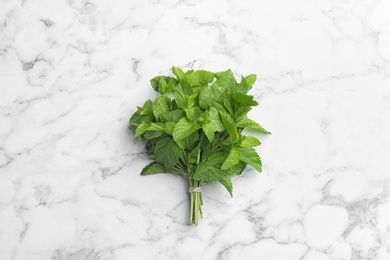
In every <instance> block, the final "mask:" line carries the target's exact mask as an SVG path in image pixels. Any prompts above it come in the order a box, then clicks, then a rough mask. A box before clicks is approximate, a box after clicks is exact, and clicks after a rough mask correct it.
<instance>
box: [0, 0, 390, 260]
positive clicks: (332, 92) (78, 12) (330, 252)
mask: <svg viewBox="0 0 390 260" xmlns="http://www.w3.org/2000/svg"><path fill="white" fill-rule="evenodd" d="M389 13H390V1H387V0H381V1H377V0H360V1H359V0H358V1H355V0H345V1H326V0H314V1H312V0H293V1H290V0H276V1H257V0H252V1H206V0H202V1H198V0H180V1H177V0H161V1H158V0H154V1H141V0H139V1H125V0H116V1H102V0H100V1H98V0H92V1H73V0H68V1H62V0H40V1H38V0H23V1H17V0H1V1H0V259H1V260H8V259H14V260H46V259H51V260H65V259H66V260H76V259H88V260H106V259H115V260H120V259H126V260H127V259H142V260H144V259H145V260H147V259H206V260H207V259H226V260H230V259H232V260H235V259H265V260H273V259H275V260H331V259H334V260H349V259H376V260H388V259H390V166H389V157H390V77H389V75H390V63H389V62H390V16H389ZM172 65H176V66H181V67H184V68H187V69H188V68H194V69H199V68H202V69H209V70H214V71H218V70H225V69H228V68H231V69H232V70H233V71H234V72H235V73H236V74H237V76H239V75H240V74H244V75H246V74H251V73H255V74H258V82H257V83H256V84H255V87H254V89H253V90H252V94H253V95H255V96H256V98H257V99H258V100H259V101H260V106H259V107H257V108H256V109H255V110H254V111H253V112H252V114H251V115H252V117H253V118H255V119H256V120H258V121H259V122H261V123H262V124H263V125H264V126H265V127H266V128H267V129H269V130H270V131H272V133H273V135H272V136H269V137H262V141H263V145H262V146H261V147H260V148H259V149H258V151H259V153H260V154H261V156H262V159H263V164H264V168H263V173H261V174H258V173H256V172H254V171H252V170H249V169H248V170H247V171H246V172H245V174H243V175H242V176H240V177H235V178H234V179H233V184H234V198H233V199H231V198H230V197H229V195H228V193H227V192H226V191H225V190H224V188H223V187H222V186H220V185H219V184H217V183H211V184H208V185H207V186H206V187H205V191H204V200H205V205H204V208H203V209H204V212H205V214H204V215H205V218H204V219H203V220H202V221H201V223H200V225H199V226H198V227H194V226H189V225H187V222H188V214H189V213H188V211H189V203H188V193H187V191H186V188H187V183H186V182H185V181H184V180H183V179H181V178H180V177H178V176H171V175H160V176H158V175H156V176H148V177H141V176H140V175H139V172H140V170H141V168H142V167H143V166H144V165H145V164H146V163H147V158H146V155H145V154H144V149H143V144H142V143H141V142H140V141H136V142H135V143H134V142H133V135H132V133H131V132H130V131H129V130H128V119H129V117H130V115H131V114H132V113H133V112H134V110H135V106H136V105H140V104H141V103H143V101H144V100H146V99H148V98H153V97H154V96H155V93H154V92H153V90H152V88H151V87H150V86H149V80H150V78H151V77H153V76H155V75H158V74H168V73H169V69H170V67H171V66H172Z"/></svg>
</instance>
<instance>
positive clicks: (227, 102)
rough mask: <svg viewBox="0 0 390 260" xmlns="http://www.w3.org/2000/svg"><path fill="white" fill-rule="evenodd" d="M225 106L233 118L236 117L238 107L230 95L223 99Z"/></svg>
mask: <svg viewBox="0 0 390 260" xmlns="http://www.w3.org/2000/svg"><path fill="white" fill-rule="evenodd" d="M222 103H223V106H224V107H225V108H226V110H227V111H228V112H229V114H230V115H231V116H234V114H235V111H236V106H235V102H234V100H233V98H232V97H231V96H230V95H226V96H224V97H223V99H222Z"/></svg>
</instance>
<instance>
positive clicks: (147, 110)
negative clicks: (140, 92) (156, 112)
mask: <svg viewBox="0 0 390 260" xmlns="http://www.w3.org/2000/svg"><path fill="white" fill-rule="evenodd" d="M138 110H139V111H140V113H141V115H153V101H152V100H150V99H149V100H147V101H146V102H145V104H144V105H143V107H142V108H141V107H138Z"/></svg>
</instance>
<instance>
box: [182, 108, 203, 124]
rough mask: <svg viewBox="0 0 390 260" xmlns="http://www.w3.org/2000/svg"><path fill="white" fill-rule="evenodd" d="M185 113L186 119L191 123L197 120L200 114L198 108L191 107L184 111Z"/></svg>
mask: <svg viewBox="0 0 390 260" xmlns="http://www.w3.org/2000/svg"><path fill="white" fill-rule="evenodd" d="M184 111H185V112H186V115H187V118H188V119H189V120H191V121H195V120H198V119H199V117H200V114H201V110H200V108H199V107H191V108H187V109H185V110H184Z"/></svg>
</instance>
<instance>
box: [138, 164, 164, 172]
mask: <svg viewBox="0 0 390 260" xmlns="http://www.w3.org/2000/svg"><path fill="white" fill-rule="evenodd" d="M164 172H165V171H164V167H163V166H162V165H161V164H159V163H158V162H151V163H149V164H148V165H146V166H145V167H144V168H143V169H142V172H141V175H150V174H156V173H164Z"/></svg>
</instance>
